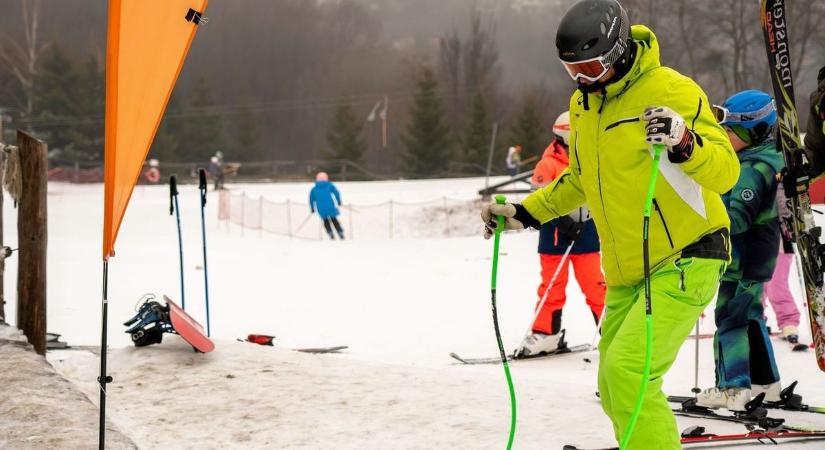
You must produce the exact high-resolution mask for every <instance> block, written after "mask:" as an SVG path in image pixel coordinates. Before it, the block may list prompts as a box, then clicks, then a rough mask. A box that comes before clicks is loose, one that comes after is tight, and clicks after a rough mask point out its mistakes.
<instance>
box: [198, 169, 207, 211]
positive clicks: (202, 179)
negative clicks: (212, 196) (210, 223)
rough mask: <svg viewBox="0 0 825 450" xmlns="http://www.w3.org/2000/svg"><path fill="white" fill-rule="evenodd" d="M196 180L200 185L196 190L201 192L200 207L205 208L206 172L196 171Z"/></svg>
mask: <svg viewBox="0 0 825 450" xmlns="http://www.w3.org/2000/svg"><path fill="white" fill-rule="evenodd" d="M198 178H199V179H200V184H199V185H198V189H200V191H201V206H202V207H203V206H206V170H204V169H202V168H201V169H198Z"/></svg>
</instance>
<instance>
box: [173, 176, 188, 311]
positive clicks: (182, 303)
mask: <svg viewBox="0 0 825 450" xmlns="http://www.w3.org/2000/svg"><path fill="white" fill-rule="evenodd" d="M172 214H175V218H176V219H177V222H178V253H179V254H180V307H181V308H183V309H186V293H185V292H184V289H183V237H182V236H181V231H180V208H179V207H178V180H177V178H175V176H174V175H172V176H171V177H169V215H172Z"/></svg>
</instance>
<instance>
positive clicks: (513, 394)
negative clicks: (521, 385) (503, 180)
mask: <svg viewBox="0 0 825 450" xmlns="http://www.w3.org/2000/svg"><path fill="white" fill-rule="evenodd" d="M505 201H506V199H505V198H504V196H503V195H497V196H496V203H498V204H499V205H503V204H504V203H505ZM496 224H497V226H496V232H495V236H494V238H493V274H492V279H491V280H490V296H491V299H492V303H493V327H495V329H496V340H497V341H498V351H499V352H500V353H501V363H502V365H503V366H504V376H505V377H506V378H507V388H508V389H509V390H510V437H509V438H508V439H507V450H510V449H511V448H513V439H514V438H515V437H516V390H515V388H514V387H513V378H512V377H511V376H510V366H509V365H508V364H507V353H506V352H505V351H504V344H502V342H501V331H499V328H498V312H497V311H496V277H497V275H498V245H499V241H500V240H501V232H502V230H504V216H496Z"/></svg>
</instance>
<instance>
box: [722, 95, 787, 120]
mask: <svg viewBox="0 0 825 450" xmlns="http://www.w3.org/2000/svg"><path fill="white" fill-rule="evenodd" d="M712 110H713V117H715V118H716V122H717V123H719V124H721V125H724V124H726V123H729V122H734V123H742V122H751V121H755V120H760V119H764V118H766V117H768V116H769V115H771V113H772V112H774V111H776V102H775V101H774V100H771V102H770V103H768V104H766V105H765V106H763V107H761V108H759V109H758V110H756V111H750V112H738V113H737V112H731V111H730V110H729V109H728V108H725V107H724V106H719V105H713V108H712Z"/></svg>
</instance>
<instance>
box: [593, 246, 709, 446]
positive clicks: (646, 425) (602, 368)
mask: <svg viewBox="0 0 825 450" xmlns="http://www.w3.org/2000/svg"><path fill="white" fill-rule="evenodd" d="M724 269H725V262H724V261H721V260H716V259H703V258H682V259H674V260H671V261H668V262H666V263H664V265H662V266H661V267H660V268H658V269H657V270H655V271H654V273H653V274H652V276H651V298H652V311H653V358H652V363H651V368H650V382H649V383H648V385H647V390H646V392H645V396H644V403H643V404H642V410H641V414H640V415H639V420H638V422H636V427H635V429H634V431H633V434H632V436H631V439H630V442H629V443H628V446H627V447H626V448H625V449H624V450H671V449H672V450H679V449H681V448H682V446H681V445H680V443H679V431H678V429H677V427H676V419H675V417H674V416H673V412H672V411H671V409H670V406H669V405H668V402H667V397H666V395H665V394H664V393H663V392H662V377H663V376H664V374H665V373H666V372H667V371H668V369H670V366H671V365H672V364H673V361H674V360H675V359H676V356H677V354H678V353H679V349H680V348H681V347H682V344H683V343H684V342H685V338H686V337H687V336H688V334H690V331H691V329H692V328H693V326H694V325H695V324H696V320H697V319H698V318H699V315H701V313H702V311H704V309H705V307H706V306H707V305H708V303H710V301H711V300H712V299H713V296H714V295H715V294H716V290H717V289H718V287H719V277H720V275H721V273H722V272H723V271H724ZM644 295H645V294H644V283H639V284H638V285H636V286H608V288H607V296H606V297H605V306H606V307H607V309H606V314H607V315H606V316H605V318H604V323H603V324H602V339H601V342H600V343H599V353H600V361H599V393H600V396H601V401H602V408H603V409H604V412H605V413H606V414H607V416H608V417H610V420H612V421H613V431H614V433H615V435H616V440H617V441H618V442H621V440H622V436H623V435H624V432H625V428H626V427H627V424H628V422H629V421H630V416H631V414H632V413H633V409H634V407H635V405H636V398H637V395H638V393H639V385H640V383H641V379H642V372H643V370H644V356H645V299H644Z"/></svg>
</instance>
